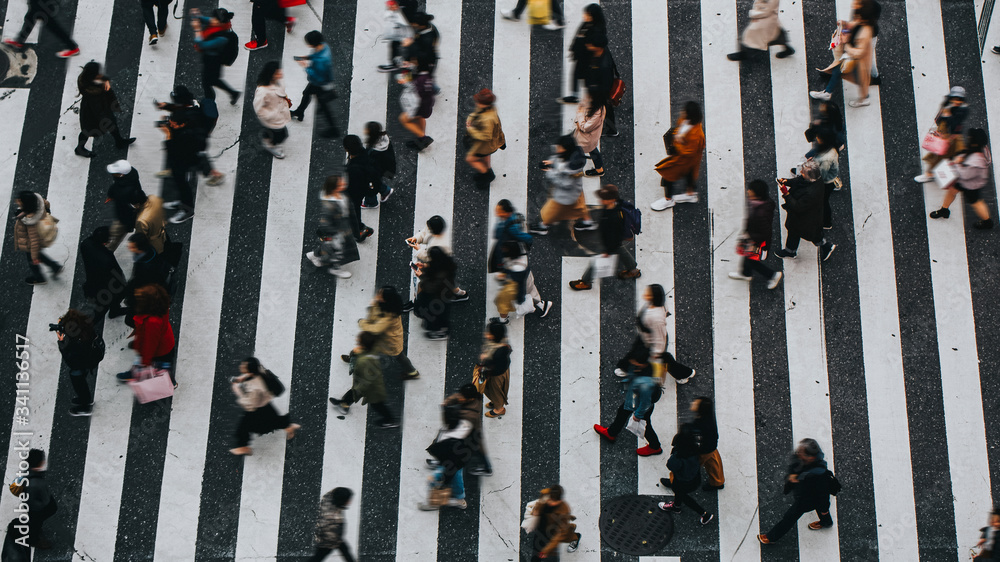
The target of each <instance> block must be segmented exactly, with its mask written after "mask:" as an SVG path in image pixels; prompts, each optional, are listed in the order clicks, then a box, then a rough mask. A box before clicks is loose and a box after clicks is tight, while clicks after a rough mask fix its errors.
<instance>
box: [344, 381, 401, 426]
mask: <svg viewBox="0 0 1000 562" xmlns="http://www.w3.org/2000/svg"><path fill="white" fill-rule="evenodd" d="M357 398H358V397H357V396H356V395H355V394H354V389H353V388H349V389H347V392H345V393H344V396H342V397H341V398H340V401H341V402H346V403H347V404H354V402H355V400H356V399H357ZM368 406H369V407H370V408H371V409H372V410H375V411H376V412H378V415H379V416H380V417H381V418H382V421H384V422H393V421H396V416H394V415H392V410H390V409H389V407H388V406H386V405H385V402H378V403H375V402H369V403H368Z"/></svg>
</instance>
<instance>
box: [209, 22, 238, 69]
mask: <svg viewBox="0 0 1000 562" xmlns="http://www.w3.org/2000/svg"><path fill="white" fill-rule="evenodd" d="M216 37H225V38H226V44H225V46H224V47H222V54H220V55H219V62H221V63H222V64H224V65H226V66H233V63H234V62H236V56H237V55H239V54H240V38H239V36H237V35H236V32H235V31H233V30H232V29H226V30H224V31H220V32H218V33H213V34H212V35H211V37H209V39H214V38H216Z"/></svg>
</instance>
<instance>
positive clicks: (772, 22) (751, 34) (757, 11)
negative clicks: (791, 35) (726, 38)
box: [741, 0, 781, 51]
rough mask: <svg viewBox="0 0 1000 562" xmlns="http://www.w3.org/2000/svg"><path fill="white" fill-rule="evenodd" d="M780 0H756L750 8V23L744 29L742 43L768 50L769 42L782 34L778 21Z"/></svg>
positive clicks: (749, 47) (749, 46) (747, 46)
mask: <svg viewBox="0 0 1000 562" xmlns="http://www.w3.org/2000/svg"><path fill="white" fill-rule="evenodd" d="M779 1H780V0H756V1H755V2H754V3H753V8H751V9H750V25H748V26H747V28H746V29H744V30H743V38H742V40H741V43H743V46H744V47H746V48H748V49H757V50H758V51H766V50H767V46H768V44H770V43H771V41H774V40H775V39H777V38H778V36H779V35H781V22H779V21H778V3H779Z"/></svg>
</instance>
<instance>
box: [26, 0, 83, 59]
mask: <svg viewBox="0 0 1000 562" xmlns="http://www.w3.org/2000/svg"><path fill="white" fill-rule="evenodd" d="M59 10H60V5H59V2H57V1H54V2H51V3H43V2H40V1H36V0H30V1H29V2H28V12H27V13H26V14H24V24H23V25H22V26H21V32H20V33H18V34H17V42H18V43H24V42H25V41H27V40H28V36H29V35H31V31H32V30H33V29H35V22H36V21H38V20H42V22H44V23H45V29H47V30H49V31H50V32H51V33H52V35H55V36H56V38H57V39H59V40H60V41H62V42H63V44H65V45H66V48H68V49H76V48H78V47H79V45H77V44H76V41H73V38H72V37H70V36H69V33H67V32H66V30H65V29H63V26H62V25H60V24H59V22H58V21H56V19H55V16H56V14H58V13H59Z"/></svg>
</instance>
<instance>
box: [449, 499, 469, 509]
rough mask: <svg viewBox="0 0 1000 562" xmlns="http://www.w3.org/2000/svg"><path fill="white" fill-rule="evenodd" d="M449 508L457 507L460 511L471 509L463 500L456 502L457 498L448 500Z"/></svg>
mask: <svg viewBox="0 0 1000 562" xmlns="http://www.w3.org/2000/svg"><path fill="white" fill-rule="evenodd" d="M448 507H456V508H458V509H465V508H467V507H469V504H467V503H465V500H464V499H462V500H456V499H455V498H451V499H449V500H448Z"/></svg>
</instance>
